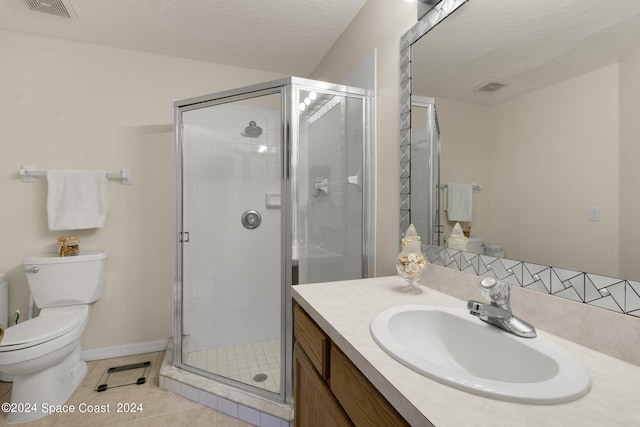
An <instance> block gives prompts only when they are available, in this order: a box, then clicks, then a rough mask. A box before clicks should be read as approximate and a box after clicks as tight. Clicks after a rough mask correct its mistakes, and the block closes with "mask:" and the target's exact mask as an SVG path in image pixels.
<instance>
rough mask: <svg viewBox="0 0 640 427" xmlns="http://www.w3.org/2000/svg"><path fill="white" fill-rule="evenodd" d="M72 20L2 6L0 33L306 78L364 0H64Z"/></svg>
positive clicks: (8, 0) (9, 3) (8, 3)
mask: <svg viewBox="0 0 640 427" xmlns="http://www.w3.org/2000/svg"><path fill="white" fill-rule="evenodd" d="M65 2H70V3H71V5H72V6H73V9H74V10H75V12H76V14H77V18H74V19H68V18H61V17H58V16H53V15H50V14H47V13H42V12H34V11H31V10H30V9H28V8H27V6H26V5H25V3H24V1H23V0H2V1H0V28H1V29H7V30H13V31H19V32H25V33H32V34H38V35H43V36H49V37H57V38H62V39H67V40H75V41H81V42H87V43H95V44H101V45H108V46H115V47H119V48H125V49H133V50H141V51H146V52H152V53H158V54H162V55H170V56H176V57H183V58H190V59H197V60H202V61H209V62H214V63H219V64H226V65H235V66H240V67H246V68H253V69H259V70H264V71H273V72H280V73H283V74H289V75H298V76H301V77H306V76H308V75H309V73H310V72H311V71H313V70H314V69H315V67H316V66H317V64H318V63H319V62H320V61H321V60H322V58H323V57H324V55H325V54H326V53H327V52H328V51H329V49H330V48H331V46H333V44H334V43H335V41H336V40H337V38H338V37H339V36H340V34H341V33H342V32H343V31H344V29H345V28H346V27H347V26H348V25H349V23H350V22H351V20H352V19H353V18H354V17H355V15H356V14H357V13H358V12H359V11H360V9H361V8H362V6H363V5H364V3H365V2H366V0H321V1H317V0H65Z"/></svg>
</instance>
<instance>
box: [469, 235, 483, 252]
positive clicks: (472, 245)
mask: <svg viewBox="0 0 640 427" xmlns="http://www.w3.org/2000/svg"><path fill="white" fill-rule="evenodd" d="M467 251H468V252H473V253H474V254H479V255H482V254H484V237H469V240H468V241H467Z"/></svg>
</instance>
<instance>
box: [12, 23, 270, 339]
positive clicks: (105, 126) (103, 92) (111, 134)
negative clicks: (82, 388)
mask: <svg viewBox="0 0 640 427" xmlns="http://www.w3.org/2000/svg"><path fill="white" fill-rule="evenodd" d="M0 57H1V58H2V64H3V65H2V67H1V68H0V76H1V78H0V93H2V96H1V97H0V117H2V126H0V144H2V145H1V146H2V152H1V155H0V170H1V171H2V175H1V176H0V194H2V201H1V206H2V209H0V224H1V225H0V230H1V231H2V233H1V235H2V237H3V241H4V242H5V244H3V245H1V247H0V271H5V272H7V279H8V280H9V283H10V284H9V289H10V290H9V292H10V297H9V307H10V312H13V310H15V309H16V308H19V309H20V310H21V312H22V313H23V318H24V317H26V316H25V314H26V312H27V304H28V288H27V283H26V279H25V276H24V274H23V273H22V263H23V259H24V257H25V256H28V255H34V254H39V253H42V252H45V251H51V250H54V249H55V242H56V238H57V237H58V236H60V235H63V234H75V235H76V236H78V237H80V242H81V243H80V244H81V250H90V249H103V250H105V251H107V253H108V255H109V259H108V261H107V268H106V270H107V271H106V283H105V293H104V296H103V298H102V299H101V300H100V301H98V302H97V303H96V304H94V306H93V307H92V311H91V317H90V320H89V324H88V325H87V329H86V331H85V334H84V337H83V348H84V349H96V348H102V347H108V346H115V345H124V344H130V343H138V342H147V341H154V340H161V339H166V338H168V337H169V336H170V335H171V323H172V308H171V298H172V279H171V277H172V270H171V264H172V255H171V250H172V240H171V238H172V236H171V234H172V204H171V183H172V174H171V144H172V132H171V131H172V129H171V122H172V119H171V101H172V99H180V98H186V97H191V96H196V95H202V94H205V93H211V92H217V91H221V90H226V89H231V88H234V87H240V86H244V85H248V84H254V83H259V82H263V81H269V80H273V79H276V78H280V77H283V76H282V75H278V74H274V73H267V72H262V71H257V70H249V69H242V68H236V67H228V66H222V65H216V64H210V63H204V62H198V61H190V60H184V59H178V58H170V57H164V56H159V55H152V54H146V53H141V52H135V51H129V50H123V49H115V48H109V47H102V46H96V45H89V44H82V43H75V42H69V41H63V40H57V39H52V38H42V37H36V36H31V35H26V34H21V33H15V32H7V31H0ZM21 164H34V165H36V166H37V167H38V169H41V170H46V169H57V168H71V169H83V168H84V169H106V170H108V171H110V172H116V171H119V170H120V169H121V168H132V169H133V174H134V183H133V185H131V186H123V185H120V184H118V183H116V182H111V183H110V184H109V210H108V217H107V224H106V226H105V227H104V228H103V229H98V230H88V231H78V232H74V233H60V232H51V231H49V230H48V228H47V219H46V213H45V212H46V210H45V209H46V190H47V184H46V180H45V179H42V178H40V179H37V180H36V182H34V183H29V184H27V183H22V182H21V181H20V179H19V177H18V174H17V171H18V169H19V167H20V165H21Z"/></svg>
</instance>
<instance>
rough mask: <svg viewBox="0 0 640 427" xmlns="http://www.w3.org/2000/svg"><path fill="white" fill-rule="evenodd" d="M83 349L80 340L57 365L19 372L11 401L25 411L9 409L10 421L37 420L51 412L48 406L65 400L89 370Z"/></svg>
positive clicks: (8, 421) (14, 379)
mask: <svg viewBox="0 0 640 427" xmlns="http://www.w3.org/2000/svg"><path fill="white" fill-rule="evenodd" d="M80 350H81V349H80V342H79V341H78V343H77V345H76V346H75V348H74V349H73V351H72V352H71V353H70V354H69V355H68V356H67V357H66V358H65V359H64V360H63V361H62V362H60V363H58V364H57V365H54V366H51V367H49V368H46V369H43V370H41V371H38V372H35V373H32V374H24V375H16V376H15V377H14V378H13V387H12V389H11V403H12V406H15V407H16V409H21V411H16V412H9V413H8V414H7V423H9V424H15V423H24V422H27V421H34V420H37V419H40V418H43V417H45V416H47V415H49V412H46V411H47V409H48V410H49V411H51V409H52V407H54V406H55V405H63V404H65V403H66V402H67V400H69V398H70V397H71V395H72V394H73V392H74V391H75V390H76V388H77V387H78V385H79V384H80V382H81V381H82V379H83V378H84V376H85V375H86V374H87V364H86V362H85V361H84V360H81V359H80ZM23 409H24V410H23Z"/></svg>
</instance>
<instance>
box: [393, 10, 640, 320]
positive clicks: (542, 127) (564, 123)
mask: <svg viewBox="0 0 640 427" xmlns="http://www.w3.org/2000/svg"><path fill="white" fill-rule="evenodd" d="M445 17H447V19H446V21H444V22H441V21H442V20H443V19H444V18H445ZM402 45H403V47H404V48H405V50H404V51H403V52H402V57H403V58H404V59H403V61H402V64H401V72H402V73H403V76H402V81H403V88H402V89H403V92H402V93H403V94H404V95H403V106H402V111H401V120H402V121H401V127H402V128H403V129H402V132H401V138H402V141H401V151H403V153H404V152H406V150H407V149H408V147H411V149H410V150H409V151H410V153H411V154H410V155H408V156H406V157H408V158H409V159H410V160H409V161H407V160H406V157H402V159H403V160H401V162H402V161H404V163H403V164H402V165H401V166H402V174H403V175H402V178H401V180H407V181H408V182H409V184H406V185H403V186H402V188H406V190H401V191H404V194H402V196H401V200H402V203H403V206H402V208H401V222H402V224H401V229H402V228H403V227H404V222H406V221H407V220H409V221H411V222H414V223H416V222H421V221H427V222H428V223H429V224H430V227H431V233H433V234H432V236H434V237H433V239H432V240H431V241H435V242H436V244H437V243H438V241H437V237H438V236H437V233H435V232H436V231H438V227H437V225H438V222H439V223H441V224H442V236H443V237H444V238H446V237H447V236H448V235H449V234H451V230H452V228H453V226H454V225H455V221H448V217H447V214H446V212H444V210H443V209H439V208H438V205H437V203H438V202H441V201H442V198H443V192H442V190H440V189H439V188H441V187H442V186H439V187H434V184H433V182H428V181H427V180H424V179H422V177H418V176H417V175H416V176H414V173H413V171H414V170H419V168H420V167H422V165H416V164H415V163H416V162H418V161H419V162H423V160H422V159H420V157H415V156H413V153H414V149H413V147H414V146H415V145H416V143H417V140H415V141H414V140H412V139H411V138H413V135H415V132H414V131H415V129H414V120H415V112H414V111H412V110H411V107H410V106H411V104H412V103H413V102H414V101H413V100H414V99H415V98H416V97H431V98H433V99H434V103H435V105H436V107H437V120H438V124H439V130H440V144H441V146H440V149H441V155H440V158H439V159H438V158H437V157H432V158H430V159H429V160H428V162H435V161H437V160H439V161H440V173H439V179H440V182H441V183H442V184H443V185H444V184H447V183H472V182H477V183H481V185H482V190H481V191H478V192H474V193H473V196H472V200H473V216H472V219H471V221H469V222H467V223H463V225H469V226H471V237H476V238H482V239H483V240H484V242H485V243H486V244H487V245H499V246H500V247H501V248H502V249H503V251H504V253H505V254H504V256H505V257H506V258H507V259H508V260H524V262H520V261H513V262H511V261H508V260H505V261H501V266H500V268H502V269H503V270H504V272H503V273H498V272H494V273H491V271H490V270H491V269H489V270H487V269H485V268H484V267H486V266H487V265H488V264H490V263H491V262H492V261H491V260H492V259H495V258H491V257H489V258H487V259H486V261H487V262H484V263H483V262H482V260H483V258H482V257H478V260H477V262H476V261H472V259H473V255H474V254H473V253H461V254H458V256H459V259H457V260H455V259H454V257H455V255H454V254H453V253H452V254H448V253H447V252H448V251H443V250H442V249H437V248H435V247H434V249H433V251H434V253H435V252H437V253H438V257H439V258H440V259H441V260H442V263H443V264H447V263H452V262H453V263H455V264H456V265H457V268H459V269H460V270H466V269H469V271H471V272H475V273H476V274H480V275H482V274H492V275H499V274H503V275H504V276H505V277H507V276H509V275H516V276H518V277H516V278H514V282H516V283H517V284H519V285H521V286H527V287H529V286H531V287H532V288H534V289H537V290H541V291H545V292H549V293H552V294H558V295H559V296H564V297H568V298H571V299H574V300H576V301H582V302H589V303H592V302H596V301H597V303H595V304H594V305H601V306H605V305H606V308H611V309H614V310H617V311H621V312H626V313H630V314H635V315H640V297H638V293H639V292H640V284H638V283H636V282H634V281H633V280H640V265H638V263H637V262H636V261H635V260H634V259H633V253H635V251H636V242H638V241H639V240H640V230H638V231H636V228H637V227H635V224H634V223H633V219H634V218H637V217H638V215H640V201H639V199H638V197H637V188H638V186H639V185H640V177H638V174H637V173H636V172H635V165H634V162H635V160H634V159H637V158H638V157H637V156H638V155H640V148H638V147H637V146H638V144H637V141H638V139H640V127H639V126H638V120H637V117H640V105H638V103H637V99H638V96H640V80H639V79H638V77H637V76H638V75H640V2H635V1H633V2H631V1H625V0H614V1H610V2H602V1H597V0H569V1H563V2H557V1H553V0H539V1H524V2H516V3H513V4H509V5H508V6H505V4H504V2H503V1H500V0H482V1H480V0H468V1H462V0H459V1H443V2H441V3H439V4H438V5H437V6H436V7H435V8H434V9H433V10H431V11H430V12H429V13H428V14H427V15H426V16H425V17H424V18H423V19H422V20H421V22H419V23H418V24H417V25H416V26H415V27H414V28H413V29H412V30H411V31H409V32H408V33H407V34H405V36H403V43H402ZM416 125H418V123H416ZM434 188H438V190H437V191H434ZM429 193H433V194H434V197H433V198H429V197H428V194H429ZM424 198H427V199H429V201H430V203H431V204H430V205H429V207H428V208H424V207H423V205H422V201H421V200H422V199H424ZM418 203H419V204H418ZM423 212H427V213H429V214H432V216H433V218H432V219H428V218H423V215H424V214H423ZM422 235H423V236H428V235H429V234H428V233H424V232H423V233H422ZM440 243H441V244H442V243H443V242H442V240H441V241H440ZM470 261H471V262H470ZM474 262H475V264H474ZM480 264H484V267H483V266H481V265H480ZM516 266H517V267H516ZM549 266H561V267H553V268H552V267H549ZM500 268H499V270H500ZM514 268H516V270H514ZM518 268H522V269H523V271H519V272H518ZM487 271H489V273H487ZM583 272H588V273H583ZM529 276H530V277H531V278H530V279H528V277H529ZM617 277H625V278H629V279H631V280H622V279H615V278H617ZM585 283H586V284H585ZM603 299H605V300H606V301H602V300H603ZM636 310H638V311H636ZM634 311H635V313H633V312H634Z"/></svg>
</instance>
